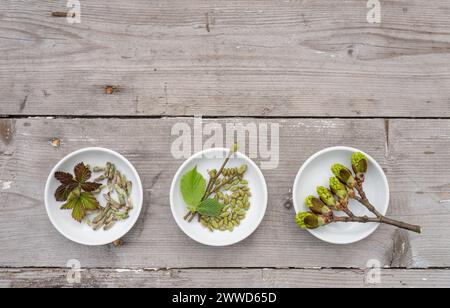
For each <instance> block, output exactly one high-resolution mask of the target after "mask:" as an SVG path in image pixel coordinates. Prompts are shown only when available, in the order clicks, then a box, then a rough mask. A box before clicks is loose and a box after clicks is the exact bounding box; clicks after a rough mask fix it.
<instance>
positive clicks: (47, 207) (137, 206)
mask: <svg viewBox="0 0 450 308" xmlns="http://www.w3.org/2000/svg"><path fill="white" fill-rule="evenodd" d="M90 151H98V152H106V153H109V154H111V155H113V156H116V157H117V158H119V159H120V160H122V161H123V162H124V163H125V164H126V165H127V166H128V167H129V168H130V170H131V172H132V173H133V174H134V176H135V177H136V180H137V183H136V185H135V187H138V195H139V198H140V201H141V202H140V203H139V204H135V205H134V210H136V211H137V212H138V213H137V215H135V218H134V219H133V220H132V221H131V222H130V224H129V227H128V228H125V229H124V231H123V232H121V233H120V236H118V237H117V238H116V239H113V240H111V241H109V240H108V241H103V242H96V243H90V242H85V241H82V240H78V239H75V238H73V237H72V236H70V235H67V234H65V232H64V230H62V229H61V228H60V227H59V226H58V225H57V224H56V222H55V221H54V219H53V217H52V215H50V205H49V204H48V202H47V201H48V200H47V199H48V198H49V196H50V195H52V194H50V191H49V190H50V183H51V181H52V180H53V175H54V174H55V172H56V171H58V170H59V168H60V167H61V165H62V164H64V163H65V162H66V161H68V160H69V159H71V158H72V157H74V156H77V155H79V154H81V153H85V152H90ZM143 197H144V193H143V187H142V181H141V178H140V176H139V173H138V172H137V171H136V168H135V167H134V166H133V164H132V163H131V162H130V161H129V160H128V159H127V158H126V157H125V156H123V155H122V154H120V153H118V152H116V151H113V150H110V149H107V148H102V147H86V148H82V149H79V150H76V151H74V152H71V153H70V154H68V155H66V156H65V157H63V158H62V159H61V160H60V161H59V162H58V163H57V164H56V165H55V167H53V169H52V171H51V172H50V174H49V176H48V178H47V182H46V184H45V193H44V202H45V210H46V212H47V216H48V218H49V219H50V221H51V223H52V224H53V226H54V227H55V229H56V230H58V232H59V233H61V234H62V235H63V236H64V237H66V238H67V239H69V240H71V241H73V242H75V243H78V244H81V245H86V246H102V245H107V244H110V243H112V242H114V241H115V240H118V239H120V238H122V237H123V236H125V235H126V234H127V233H128V232H129V231H130V230H131V229H132V228H133V227H134V225H135V224H136V222H137V220H138V219H139V216H140V215H141V211H142V206H143V201H144V199H143Z"/></svg>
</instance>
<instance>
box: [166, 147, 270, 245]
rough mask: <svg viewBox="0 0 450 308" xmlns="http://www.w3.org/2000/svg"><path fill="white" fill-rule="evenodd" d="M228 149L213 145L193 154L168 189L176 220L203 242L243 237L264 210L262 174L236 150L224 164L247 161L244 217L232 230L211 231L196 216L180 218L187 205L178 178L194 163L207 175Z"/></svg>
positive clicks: (220, 242)
mask: <svg viewBox="0 0 450 308" xmlns="http://www.w3.org/2000/svg"><path fill="white" fill-rule="evenodd" d="M228 153H229V150H228V149H224V148H214V149H208V150H204V151H202V152H199V153H197V154H194V155H193V156H192V157H191V158H189V159H188V160H187V161H186V162H184V163H183V165H182V166H181V167H180V168H179V169H178V171H177V173H176V174H175V177H174V179H173V181H172V186H171V189H170V207H171V210H172V214H173V216H174V218H175V221H176V222H177V224H178V226H179V227H180V228H181V230H183V232H184V233H186V235H188V236H189V237H190V238H192V239H193V240H195V241H197V242H199V243H202V244H204V245H209V246H228V245H233V244H236V243H238V242H240V241H242V240H244V239H245V238H247V237H248V236H250V235H251V234H252V233H253V232H254V231H255V230H256V229H257V228H258V226H259V224H260V223H261V221H262V220H263V218H264V215H265V213H266V208H267V185H266V181H265V179H264V176H263V174H262V172H261V170H260V169H259V168H258V166H257V165H256V164H255V163H254V162H253V161H252V160H251V159H250V158H248V157H247V156H245V155H244V154H242V153H239V152H238V153H236V154H235V155H234V156H233V157H232V158H231V159H230V161H229V162H228V164H227V166H226V167H227V168H233V167H238V166H241V165H242V164H247V166H248V171H247V172H246V174H245V179H246V180H248V182H249V187H250V190H251V192H252V197H251V198H250V204H251V206H250V209H249V210H248V212H247V216H246V218H245V219H244V220H242V222H241V225H240V226H239V227H236V228H235V229H234V231H233V232H229V231H224V232H221V231H214V232H210V231H209V230H208V229H206V228H204V227H203V226H202V225H201V224H200V223H199V222H198V221H197V220H196V219H195V220H193V221H192V222H187V221H185V220H184V219H183V217H184V216H185V215H186V213H187V208H186V204H185V202H184V200H183V196H182V194H181V191H180V181H181V178H182V176H183V175H184V174H185V173H186V172H188V171H190V170H191V169H192V168H194V167H195V166H197V170H198V172H200V173H201V174H202V175H203V176H204V177H205V179H208V178H209V177H207V175H208V174H207V170H208V169H219V168H220V166H221V165H222V164H223V161H224V159H225V157H226V156H227V154H228ZM207 181H208V180H207Z"/></svg>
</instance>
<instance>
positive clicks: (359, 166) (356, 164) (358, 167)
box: [352, 152, 369, 182]
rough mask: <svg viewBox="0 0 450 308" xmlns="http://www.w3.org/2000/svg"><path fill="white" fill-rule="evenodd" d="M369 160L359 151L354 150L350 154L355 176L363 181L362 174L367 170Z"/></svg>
mask: <svg viewBox="0 0 450 308" xmlns="http://www.w3.org/2000/svg"><path fill="white" fill-rule="evenodd" d="M368 166H369V160H368V159H367V157H366V155H364V154H363V153H361V152H355V153H353V155H352V168H353V171H354V172H355V174H356V178H357V179H359V180H360V181H362V182H364V174H365V173H366V172H367V168H368Z"/></svg>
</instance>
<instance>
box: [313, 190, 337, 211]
mask: <svg viewBox="0 0 450 308" xmlns="http://www.w3.org/2000/svg"><path fill="white" fill-rule="evenodd" d="M317 194H318V195H319V197H320V200H322V201H323V203H325V204H326V205H327V206H329V207H331V208H332V209H337V207H338V205H339V203H338V201H337V200H336V199H335V198H334V196H333V194H332V193H331V191H330V190H329V189H328V188H326V187H323V186H319V187H317Z"/></svg>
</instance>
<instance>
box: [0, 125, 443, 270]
mask: <svg viewBox="0 0 450 308" xmlns="http://www.w3.org/2000/svg"><path fill="white" fill-rule="evenodd" d="M212 121H214V122H218V123H220V124H225V123H226V122H242V123H244V124H247V123H249V122H253V121H254V122H256V123H260V122H262V121H263V120H254V119H218V120H207V121H206V122H212ZM271 121H272V120H271ZM273 121H274V122H277V123H279V124H280V164H279V167H278V168H277V169H275V170H266V171H264V174H265V176H266V180H267V183H268V186H269V196H270V199H269V207H268V211H267V214H266V217H265V219H264V221H263V223H262V224H261V226H260V228H259V229H258V230H257V231H256V232H255V234H253V235H252V236H251V237H250V238H249V239H247V240H246V241H244V242H242V243H240V244H238V245H236V246H233V247H228V248H212V247H206V246H202V245H200V244H197V243H195V242H193V241H191V240H190V239H189V238H187V237H186V236H185V235H184V234H183V233H182V232H181V230H179V229H178V227H177V225H176V224H175V222H174V220H173V218H172V216H171V212H170V209H169V195H168V193H169V187H170V183H171V180H172V177H173V175H174V174H175V171H176V170H177V168H178V166H179V165H180V164H181V163H182V160H175V159H174V158H173V157H172V156H171V154H170V148H171V141H172V140H174V137H173V136H171V128H172V126H173V125H174V124H175V123H179V122H186V123H189V124H191V123H192V120H191V119H189V118H166V119H134V120H133V119H122V120H121V119H46V118H37V119H17V120H1V121H0V122H1V123H2V124H1V127H9V128H10V132H11V133H9V134H8V135H7V134H6V130H2V134H1V136H3V138H2V140H3V141H2V142H0V153H1V154H0V181H1V183H0V184H1V185H0V188H3V189H2V190H0V207H1V211H2V215H0V267H1V266H8V267H11V266H12V267H23V266H33V267H35V266H37V267H49V266H50V267H64V266H65V265H66V262H67V260H69V259H73V258H76V259H79V260H80V261H81V264H82V266H83V267H90V268H98V267H108V268H124V267H125V268H132V267H136V268H149V267H150V268H186V267H189V268H191V267H220V268H223V267H296V268H305V267H351V268H364V267H365V266H366V263H367V261H368V260H369V259H378V260H379V261H380V262H381V264H382V265H383V266H388V267H408V268H409V267H412V268H416V267H419V268H427V267H448V266H450V255H449V251H450V249H449V248H450V237H449V235H450V228H449V225H448V219H449V218H450V216H449V212H448V204H440V203H439V202H438V200H440V199H450V189H449V186H448V183H449V182H450V178H449V176H450V170H449V169H450V166H449V165H448V161H449V159H450V154H449V152H448V150H447V149H448V148H449V147H450V121H448V120H390V121H385V120H382V119H373V120H350V119H348V120H344V119H333V120H314V119H309V120H306V119H305V120H295V119H291V120H273ZM6 136H8V139H6ZM54 137H57V138H60V139H61V140H62V144H61V147H60V148H58V149H55V148H53V147H52V146H51V145H50V143H49V140H50V139H52V138H54ZM5 140H8V141H5ZM94 145H95V146H104V147H108V148H111V149H114V150H117V151H119V152H121V153H122V154H124V155H125V156H127V157H128V158H129V159H130V160H131V161H132V162H133V164H135V166H136V168H137V170H139V172H140V175H141V177H142V179H143V182H144V188H145V205H144V208H145V209H144V211H143V213H142V216H141V218H140V220H139V222H138V224H137V225H136V226H135V228H134V229H133V230H132V231H131V232H130V233H129V234H128V235H127V236H126V237H125V241H126V244H125V246H124V247H121V248H113V247H110V246H105V247H83V246H80V245H77V244H74V243H71V242H70V241H68V240H66V239H65V238H63V237H62V236H61V235H59V233H58V232H57V231H56V230H55V229H54V228H53V226H52V225H51V223H50V222H49V220H48V218H47V215H46V212H45V209H44V205H43V201H42V200H43V196H42V195H43V189H44V184H45V180H46V177H47V175H48V172H49V171H50V170H51V168H52V167H53V165H54V164H55V163H56V162H57V161H58V160H59V159H60V158H62V157H63V156H64V155H65V154H68V153H70V152H71V151H73V150H75V149H78V148H81V147H85V146H94ZM332 145H349V146H355V147H357V148H361V149H362V150H365V151H367V152H369V153H370V154H371V155H373V156H374V157H375V158H376V159H377V160H378V161H379V162H380V163H381V165H382V166H383V168H384V169H385V170H386V172H387V175H388V178H389V181H390V184H391V200H392V202H391V205H390V209H389V214H390V215H392V216H393V217H396V218H400V219H405V220H408V221H410V222H411V223H420V224H422V225H423V227H424V234H422V235H415V234H409V233H406V232H403V231H398V230H395V229H393V228H391V227H389V226H381V227H380V228H379V229H378V230H377V231H376V233H374V234H373V235H372V236H371V237H370V238H368V239H367V240H365V241H362V242H359V243H356V244H353V245H349V246H335V245H328V244H325V243H322V242H320V241H318V240H316V239H315V238H313V237H312V236H311V235H309V234H308V233H307V232H304V231H301V230H299V229H298V228H297V227H296V225H295V223H294V221H293V210H292V209H291V210H288V209H286V208H285V207H284V206H283V204H284V202H285V200H286V198H287V197H289V196H290V188H291V187H292V183H293V180H294V177H295V174H296V173H297V171H298V168H299V167H300V166H301V164H302V163H303V162H304V160H305V159H306V158H307V157H308V156H309V155H311V154H313V153H314V152H315V151H317V150H320V149H322V148H324V147H327V146H332Z"/></svg>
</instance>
